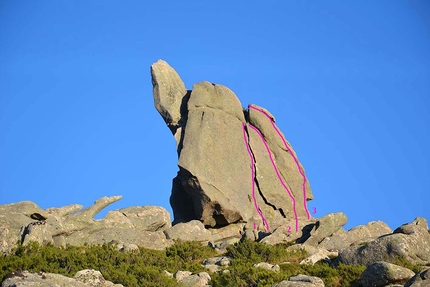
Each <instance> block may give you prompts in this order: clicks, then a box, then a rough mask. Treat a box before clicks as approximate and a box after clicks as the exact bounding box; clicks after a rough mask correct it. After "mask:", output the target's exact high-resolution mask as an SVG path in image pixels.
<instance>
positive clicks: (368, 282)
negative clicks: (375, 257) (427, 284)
mask: <svg viewBox="0 0 430 287" xmlns="http://www.w3.org/2000/svg"><path fill="white" fill-rule="evenodd" d="M414 275H415V273H414V272H413V271H412V270H410V269H408V268H405V267H401V266H397V265H394V264H391V263H387V262H383V261H380V262H375V263H373V264H371V265H370V266H369V267H367V268H366V270H364V272H363V273H362V274H361V276H360V282H361V284H362V285H363V287H377V286H386V285H388V284H399V283H402V284H404V283H405V282H406V281H408V280H409V279H411V278H412V277H413V276H414Z"/></svg>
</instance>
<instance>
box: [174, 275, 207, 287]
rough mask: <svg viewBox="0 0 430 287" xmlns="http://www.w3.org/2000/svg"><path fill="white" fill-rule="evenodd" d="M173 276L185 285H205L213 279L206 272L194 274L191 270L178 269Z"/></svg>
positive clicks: (189, 286) (187, 286) (192, 286)
mask: <svg viewBox="0 0 430 287" xmlns="http://www.w3.org/2000/svg"><path fill="white" fill-rule="evenodd" d="M173 277H174V278H176V280H177V281H178V282H180V283H181V284H182V285H183V286H184V287H204V286H207V285H208V283H209V281H211V277H210V276H209V274H208V273H206V272H200V273H198V274H192V272H189V271H178V272H176V273H175V274H174V275H173Z"/></svg>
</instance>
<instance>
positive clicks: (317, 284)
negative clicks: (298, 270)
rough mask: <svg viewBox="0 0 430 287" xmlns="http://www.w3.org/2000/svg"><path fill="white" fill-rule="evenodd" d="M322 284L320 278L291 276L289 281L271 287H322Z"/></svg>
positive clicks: (300, 275)
mask: <svg viewBox="0 0 430 287" xmlns="http://www.w3.org/2000/svg"><path fill="white" fill-rule="evenodd" d="M324 286H325V285H324V282H323V281H322V280H321V278H318V277H314V276H307V275H303V274H299V275H297V276H292V277H290V279H289V280H288V281H287V280H284V281H282V282H280V283H278V284H276V285H273V286H272V287H324Z"/></svg>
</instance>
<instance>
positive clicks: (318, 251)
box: [287, 244, 338, 265]
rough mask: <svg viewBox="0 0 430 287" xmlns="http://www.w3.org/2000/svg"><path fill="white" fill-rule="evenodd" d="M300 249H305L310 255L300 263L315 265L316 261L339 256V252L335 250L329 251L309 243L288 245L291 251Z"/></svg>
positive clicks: (328, 259)
mask: <svg viewBox="0 0 430 287" xmlns="http://www.w3.org/2000/svg"><path fill="white" fill-rule="evenodd" d="M300 249H304V250H305V251H306V253H307V254H308V256H307V257H306V258H305V259H303V260H302V261H301V262H300V264H311V265H314V264H315V263H317V262H319V261H321V260H327V261H330V260H331V259H334V258H336V257H337V256H338V253H337V252H334V251H328V250H327V249H324V248H320V247H315V246H311V245H307V244H295V245H292V246H289V247H287V250H289V251H293V250H295V251H297V250H300Z"/></svg>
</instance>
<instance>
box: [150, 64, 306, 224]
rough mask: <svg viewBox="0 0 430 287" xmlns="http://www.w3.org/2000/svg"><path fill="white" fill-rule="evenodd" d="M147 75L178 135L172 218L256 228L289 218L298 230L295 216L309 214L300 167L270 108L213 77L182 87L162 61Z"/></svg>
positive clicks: (159, 105)
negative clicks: (244, 99) (243, 98)
mask: <svg viewBox="0 0 430 287" xmlns="http://www.w3.org/2000/svg"><path fill="white" fill-rule="evenodd" d="M151 74H152V83H153V85H154V102H155V107H156V109H157V110H158V111H159V113H160V115H161V116H162V117H163V119H164V121H165V122H166V123H167V125H168V127H169V128H170V130H171V131H172V133H173V134H174V136H175V138H176V141H177V151H178V157H179V158H178V166H179V171H178V174H177V176H176V177H175V178H174V179H173V185H172V195H171V197H170V203H171V205H172V209H173V213H174V222H173V223H174V224H176V223H180V222H188V221H191V220H200V221H202V222H203V224H204V225H205V226H209V227H216V228H219V227H222V226H225V225H229V224H231V223H237V222H251V224H253V225H254V229H256V230H265V231H272V230H274V229H276V228H277V227H279V226H280V225H282V224H283V222H284V221H285V219H288V220H292V222H293V223H292V224H291V226H290V229H291V232H297V231H298V229H299V222H301V221H306V220H309V219H310V218H311V217H310V214H309V211H308V210H307V200H310V199H312V198H313V196H312V191H311V189H310V186H309V181H308V179H307V178H306V175H305V172H304V168H303V166H302V165H301V163H300V162H299V160H298V157H297V154H296V153H295V152H294V150H293V149H292V147H291V145H290V144H289V142H288V141H287V140H286V139H285V137H284V135H283V134H282V132H281V131H280V130H279V128H278V127H277V126H276V124H275V118H274V117H273V116H272V115H271V114H270V113H269V112H268V111H267V110H265V109H263V108H261V107H258V106H256V105H250V106H249V108H248V110H245V109H244V108H243V107H242V105H241V103H240V101H239V100H238V98H237V97H236V95H235V94H234V93H233V92H232V91H231V90H230V89H228V88H227V87H225V86H222V85H218V84H211V83H209V82H200V83H197V84H195V85H194V86H193V89H192V90H191V91H186V89H185V88H184V86H185V85H184V84H183V83H182V81H180V78H179V76H178V74H177V73H176V71H174V69H173V68H171V67H170V66H169V65H168V64H167V63H166V62H164V61H162V60H160V61H158V62H156V63H154V64H153V65H152V66H151ZM179 82H180V83H179ZM162 87H164V88H162ZM181 95H182V96H181ZM172 126H173V127H174V128H173V129H172Z"/></svg>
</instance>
